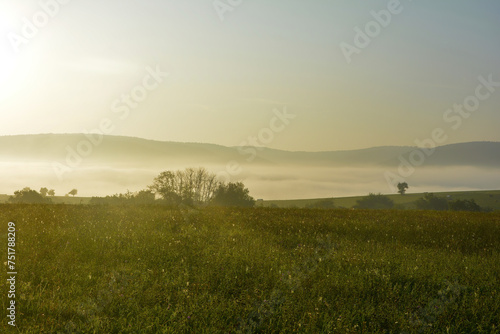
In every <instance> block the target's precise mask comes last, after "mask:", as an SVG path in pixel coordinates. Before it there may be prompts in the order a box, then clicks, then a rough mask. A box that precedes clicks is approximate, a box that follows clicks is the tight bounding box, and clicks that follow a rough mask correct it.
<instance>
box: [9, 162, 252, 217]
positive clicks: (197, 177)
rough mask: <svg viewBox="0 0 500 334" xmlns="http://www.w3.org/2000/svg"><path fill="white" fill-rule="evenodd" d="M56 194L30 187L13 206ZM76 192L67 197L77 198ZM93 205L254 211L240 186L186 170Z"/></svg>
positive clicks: (19, 193)
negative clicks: (186, 206) (208, 206)
mask: <svg viewBox="0 0 500 334" xmlns="http://www.w3.org/2000/svg"><path fill="white" fill-rule="evenodd" d="M54 194H55V192H54V191H53V190H48V189H47V188H42V189H41V190H40V192H37V191H36V190H32V189H30V188H28V187H26V188H24V189H22V190H18V191H16V192H14V196H11V197H10V198H9V202H10V203H31V204H50V203H52V200H51V199H50V198H48V197H47V195H51V196H54ZM76 194H77V190H76V189H73V190H72V191H71V192H69V193H68V195H73V196H75V195H76ZM90 204H92V205H104V204H110V205H152V204H155V205H167V206H179V205H188V206H206V205H214V206H235V207H253V206H254V205H255V200H254V199H253V197H251V196H250V195H249V190H248V189H247V188H245V185H244V184H243V183H241V182H236V183H233V182H229V183H224V182H221V181H218V180H217V177H216V175H215V174H213V173H210V172H208V171H207V170H205V169H204V168H197V169H194V168H187V169H185V170H182V171H181V170H178V171H165V172H163V173H161V174H160V175H158V176H157V177H156V178H155V179H154V181H153V184H152V185H150V186H149V187H148V189H145V190H141V191H138V192H130V191H127V192H126V193H124V194H116V195H112V196H106V197H92V199H91V200H90Z"/></svg>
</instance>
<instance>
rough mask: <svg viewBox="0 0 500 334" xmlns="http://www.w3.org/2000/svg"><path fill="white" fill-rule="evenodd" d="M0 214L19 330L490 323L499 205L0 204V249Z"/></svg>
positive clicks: (2, 328) (471, 328)
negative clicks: (469, 209) (10, 230)
mask: <svg viewBox="0 0 500 334" xmlns="http://www.w3.org/2000/svg"><path fill="white" fill-rule="evenodd" d="M8 221H14V222H15V223H16V229H17V234H16V237H17V243H16V252H17V259H16V262H17V263H18V268H17V271H18V276H17V281H16V294H17V297H16V305H17V307H18V308H17V310H18V313H17V315H18V317H17V329H18V332H20V333H293V332H297V333H498V329H499V328H500V320H499V318H498V314H499V311H500V214H499V213H456V212H426V211H411V210H408V211H403V210H392V211H385V210H378V211H366V210H354V211H353V210H303V209H217V208H206V209H202V210H192V209H190V210H188V211H180V210H168V209H165V208H163V207H130V206H129V207H116V208H115V207H94V206H80V205H31V206H29V205H5V204H4V205H0V222H3V223H1V224H0V240H3V241H2V245H0V257H1V258H2V259H6V258H7V254H6V252H7V247H6V242H7V241H6V240H7V235H6V232H7V223H6V222H8ZM5 272H6V271H5V270H4V271H3V273H5ZM0 290H1V291H7V290H8V289H7V280H6V279H5V274H2V279H1V280H0ZM6 296H7V293H2V297H1V298H2V301H3V302H2V305H4V311H3V313H4V314H5V312H6V311H5V308H6V307H5V305H6V303H7V299H6V298H7V297H6ZM3 318H4V320H2V321H1V322H0V332H2V333H6V332H7V327H8V325H7V321H6V318H5V316H3Z"/></svg>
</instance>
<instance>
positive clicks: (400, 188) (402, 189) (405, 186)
mask: <svg viewBox="0 0 500 334" xmlns="http://www.w3.org/2000/svg"><path fill="white" fill-rule="evenodd" d="M406 189H408V183H406V182H403V183H401V182H399V183H398V193H400V194H401V195H404V194H405V193H406Z"/></svg>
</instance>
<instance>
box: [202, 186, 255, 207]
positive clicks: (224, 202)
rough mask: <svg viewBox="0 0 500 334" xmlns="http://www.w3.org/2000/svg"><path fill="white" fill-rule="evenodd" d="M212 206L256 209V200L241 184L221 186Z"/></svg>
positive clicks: (216, 192)
mask: <svg viewBox="0 0 500 334" xmlns="http://www.w3.org/2000/svg"><path fill="white" fill-rule="evenodd" d="M212 204H213V205H215V206H237V207H247V208H248V207H254V206H255V200H254V199H253V197H251V196H250V195H249V190H248V189H247V188H245V185H244V184H243V183H241V182H237V183H232V182H230V183H228V184H221V185H220V186H219V188H218V189H217V190H216V191H215V195H214V198H213V200H212Z"/></svg>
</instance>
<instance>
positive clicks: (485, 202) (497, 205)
mask: <svg viewBox="0 0 500 334" xmlns="http://www.w3.org/2000/svg"><path fill="white" fill-rule="evenodd" d="M434 194H435V195H436V196H440V197H446V198H449V199H450V200H456V199H462V200H463V199H471V198H472V199H474V200H475V201H476V203H477V204H479V205H480V206H481V207H483V208H487V207H489V208H491V209H493V210H500V190H492V191H460V192H440V193H434ZM387 196H388V197H389V198H391V199H392V200H393V201H394V203H395V204H396V205H397V206H399V207H401V208H404V209H415V201H416V200H417V199H419V198H422V197H423V196H424V194H406V195H404V196H402V195H399V194H397V195H387ZM448 196H449V197H448ZM362 197H363V196H356V197H341V198H334V199H333V202H334V204H335V206H336V207H340V208H352V207H353V206H354V205H356V201H357V200H359V199H361V198H362ZM320 200H322V199H303V200H276V201H264V206H265V207H269V206H271V205H273V204H275V205H277V206H278V207H282V208H287V207H292V206H296V207H299V208H303V207H305V206H306V205H308V204H312V203H314V202H317V201H320Z"/></svg>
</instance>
